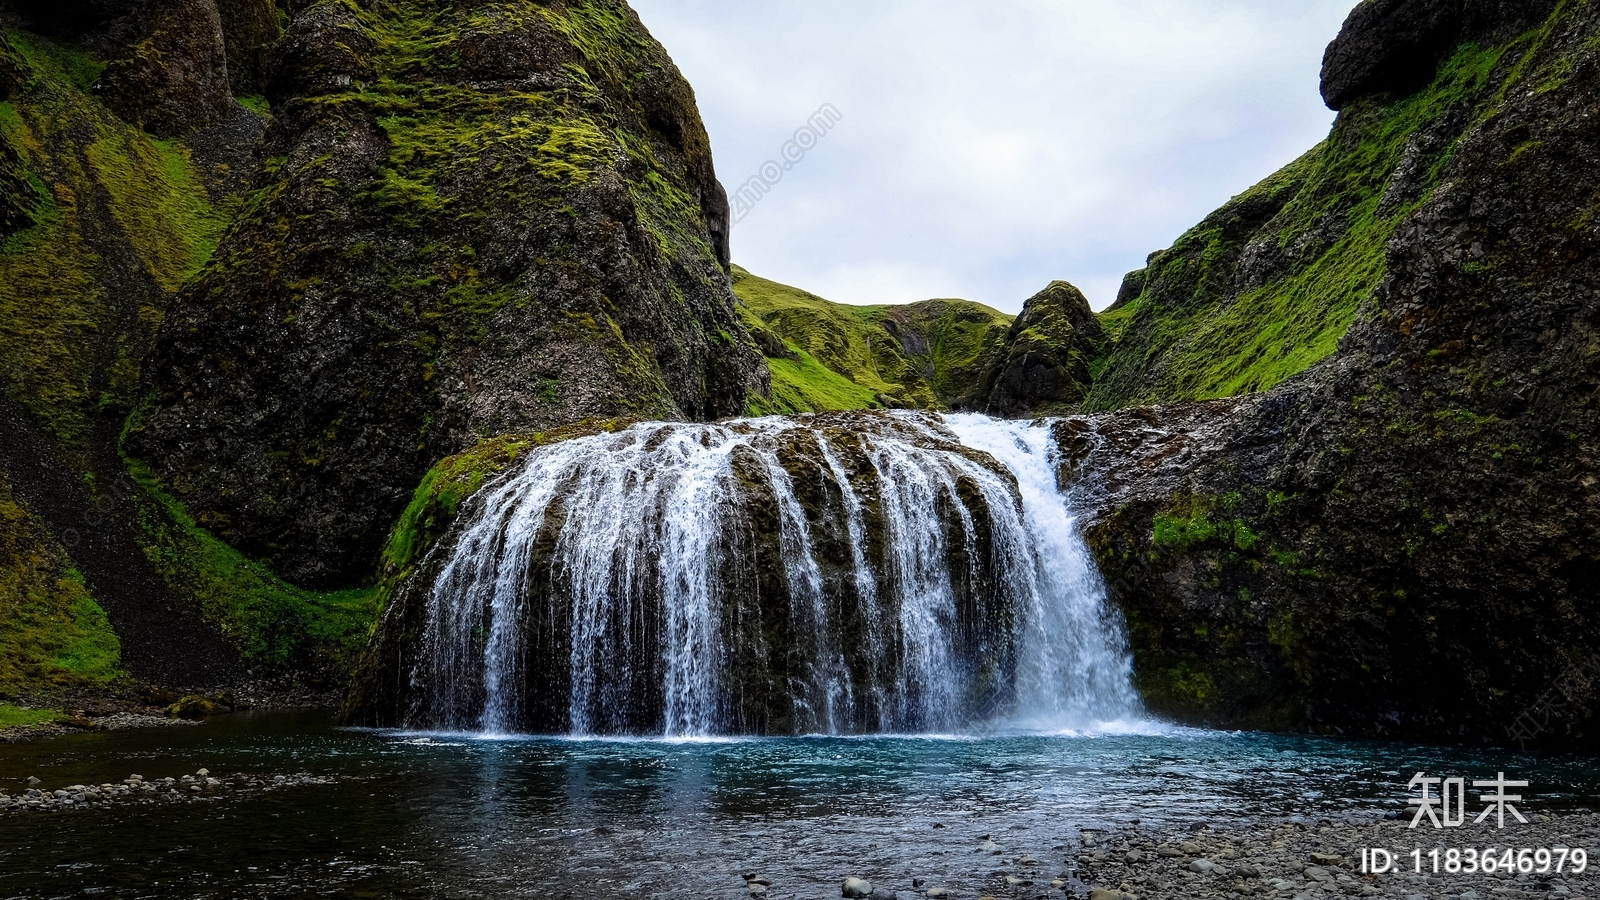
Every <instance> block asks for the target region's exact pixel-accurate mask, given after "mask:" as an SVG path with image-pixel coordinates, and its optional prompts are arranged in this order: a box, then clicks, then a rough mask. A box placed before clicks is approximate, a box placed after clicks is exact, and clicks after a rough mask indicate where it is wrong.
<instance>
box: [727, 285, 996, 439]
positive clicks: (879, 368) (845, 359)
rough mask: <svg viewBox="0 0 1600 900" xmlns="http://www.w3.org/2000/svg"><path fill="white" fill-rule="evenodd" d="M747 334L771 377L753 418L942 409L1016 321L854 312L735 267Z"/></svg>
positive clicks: (924, 310) (958, 306) (950, 309)
mask: <svg viewBox="0 0 1600 900" xmlns="http://www.w3.org/2000/svg"><path fill="white" fill-rule="evenodd" d="M733 290H734V293H735V294H737V295H738V296H739V300H740V313H741V315H742V316H743V317H744V322H745V327H746V328H748V329H749V330H750V332H751V333H752V334H753V335H754V336H755V338H756V342H757V344H759V345H760V346H761V347H762V352H763V353H764V354H765V355H766V357H767V365H768V366H769V368H771V370H772V396H773V405H772V407H771V408H764V407H762V406H761V405H759V404H758V405H757V406H756V407H755V408H754V409H752V412H756V413H802V412H833V411H842V410H852V409H881V408H910V409H943V408H945V407H947V406H951V405H953V404H955V403H957V402H959V401H960V400H961V399H963V398H965V397H966V396H967V395H968V394H969V393H970V392H971V391H972V389H973V387H974V385H975V384H976V381H977V379H978V377H979V375H980V373H981V371H982V368H983V362H984V360H985V359H986V356H985V354H987V353H991V352H994V348H995V347H997V346H998V344H999V342H1000V339H1001V338H1003V337H1004V335H1005V331H1006V329H1007V328H1009V327H1010V325H1011V317H1009V316H1006V315H1004V314H1003V313H999V312H996V311H995V310H992V309H990V308H988V307H987V306H983V305H981V304H977V303H971V302H968V301H965V300H928V301H924V302H922V303H913V304H909V305H905V306H849V305H846V304H842V303H834V302H832V301H829V300H825V299H823V298H821V297H818V296H817V295H815V294H812V293H808V292H806V291H802V290H800V289H798V288H793V287H790V286H788V285H785V284H779V283H778V282H775V281H769V280H767V279H765V278H760V277H758V276H755V275H752V274H750V273H749V272H748V271H746V270H745V269H743V268H740V267H739V266H734V267H733Z"/></svg>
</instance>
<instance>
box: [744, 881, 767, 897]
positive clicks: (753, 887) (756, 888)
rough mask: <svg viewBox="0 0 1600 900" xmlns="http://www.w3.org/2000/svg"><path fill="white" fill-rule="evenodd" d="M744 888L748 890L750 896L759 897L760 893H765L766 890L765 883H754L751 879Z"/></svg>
mask: <svg viewBox="0 0 1600 900" xmlns="http://www.w3.org/2000/svg"><path fill="white" fill-rule="evenodd" d="M745 889H746V890H748V891H749V892H750V896H752V897H759V896H761V895H762V894H765V893H766V892H767V886H766V885H764V884H756V883H755V882H754V881H752V882H750V883H749V884H747V885H745Z"/></svg>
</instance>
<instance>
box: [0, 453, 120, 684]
mask: <svg viewBox="0 0 1600 900" xmlns="http://www.w3.org/2000/svg"><path fill="white" fill-rule="evenodd" d="M120 656H121V646H120V644H119V643H118V641H117V637H116V635H115V634H114V633H113V632H112V630H111V625H110V623H109V622H108V621H107V620H106V615H105V611H104V610H102V609H101V608H100V606H99V604H97V603H95V601H94V600H93V598H91V597H90V596H89V589H88V588H87V587H86V586H85V585H84V583H83V576H82V575H80V574H78V572H77V571H76V570H74V569H72V568H70V566H69V563H68V560H67V556H66V554H65V553H64V552H62V550H61V549H60V548H59V547H58V546H56V545H55V543H54V542H53V541H52V540H50V538H49V536H48V535H47V534H46V533H45V531H44V529H43V528H42V527H40V525H39V524H38V523H37V522H36V521H35V520H34V519H33V517H32V516H31V515H30V514H29V513H28V511H27V510H26V509H25V508H24V507H23V506H22V505H21V503H20V502H19V501H18V500H17V499H16V498H15V497H14V496H13V494H12V492H11V486H10V484H9V483H7V482H6V481H5V480H4V478H0V689H4V690H5V691H7V692H8V693H18V692H29V693H39V692H46V693H48V692H50V691H53V690H58V689H83V688H96V687H104V686H106V685H108V684H110V683H112V682H113V681H115V680H117V679H118V678H119V677H120V675H121V672H120V670H119V668H118V666H119V659H120Z"/></svg>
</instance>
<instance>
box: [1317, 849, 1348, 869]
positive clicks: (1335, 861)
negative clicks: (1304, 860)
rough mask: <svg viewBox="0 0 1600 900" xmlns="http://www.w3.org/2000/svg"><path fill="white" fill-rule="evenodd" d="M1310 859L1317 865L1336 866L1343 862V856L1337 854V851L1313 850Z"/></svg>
mask: <svg viewBox="0 0 1600 900" xmlns="http://www.w3.org/2000/svg"><path fill="white" fill-rule="evenodd" d="M1311 861H1312V862H1314V863H1316V864H1317V865H1319V866H1337V865H1339V864H1340V863H1343V862H1344V857H1342V856H1340V855H1338V854H1337V853H1315V852H1313V853H1312V854H1311Z"/></svg>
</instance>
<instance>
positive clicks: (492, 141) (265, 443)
mask: <svg viewBox="0 0 1600 900" xmlns="http://www.w3.org/2000/svg"><path fill="white" fill-rule="evenodd" d="M268 68H269V70H270V75H269V81H268V84H267V90H268V96H269V98H270V99H271V101H272V105H273V114H274V115H273V124H272V127H271V128H270V130H269V131H268V134H267V136H266V144H265V150H264V156H265V160H266V162H265V166H264V167H263V170H262V171H261V173H260V174H259V176H258V178H257V180H256V185H255V189H254V191H253V192H252V193H251V194H250V196H249V198H248V201H247V204H246V207H245V209H244V210H243V211H242V213H241V214H240V215H239V217H238V218H237V219H236V220H235V222H234V223H233V225H232V226H231V228H230V230H229V233H228V235H227V236H226V238H225V239H224V240H223V242H222V244H221V246H220V247H219V249H218V251H217V253H216V255H215V256H214V257H213V259H212V262H211V264H210V265H209V266H208V267H207V268H206V269H205V271H204V272H202V273H201V274H200V276H199V277H198V278H197V279H196V280H194V281H193V282H192V283H191V284H189V285H187V286H186V287H185V288H184V290H183V291H182V292H181V294H180V295H179V297H178V300H177V303H176V304H175V305H174V306H173V308H172V309H171V310H170V311H169V313H168V318H167V321H166V324H165V326H164V328H163V332H162V338H161V341H160V343H159V346H158V347H157V348H156V351H155V353H154V355H153V356H152V358H151V361H150V363H149V365H148V366H147V368H146V374H145V383H146V385H147V389H148V392H149V393H148V396H149V398H150V402H149V405H148V406H147V407H146V409H145V410H144V411H143V412H142V413H141V415H140V416H139V418H138V421H137V424H136V426H135V428H134V430H133V433H132V436H131V440H130V447H131V448H132V449H133V451H134V452H135V453H136V454H138V455H139V456H140V457H142V458H143V459H145V460H147V461H149V463H150V464H151V466H152V467H153V468H154V469H155V471H156V473H157V474H158V475H159V477H160V478H161V479H162V480H163V482H164V483H166V484H167V485H168V486H169V487H170V489H171V491H172V492H173V493H174V495H175V496H176V497H177V498H178V499H179V500H180V501H182V502H183V503H185V504H186V505H188V506H189V508H191V509H192V510H194V511H195V513H196V517H197V519H198V520H199V521H200V522H201V523H202V524H204V525H205V526H206V527H207V528H209V529H211V530H213V531H214V532H216V533H217V534H219V535H220V536H222V537H223V538H225V539H226V540H228V541H229V542H230V543H232V544H234V545H236V546H238V547H239V548H241V549H243V550H244V551H245V552H247V553H249V554H252V555H258V556H262V557H265V558H267V559H270V560H271V561H272V562H273V564H274V566H275V567H276V568H277V570H278V571H279V572H281V573H283V574H284V575H286V576H287V577H289V578H290V579H291V580H293V581H296V582H299V583H302V584H309V585H318V586H342V585H347V584H350V583H353V582H356V581H359V580H360V579H361V578H362V577H363V575H364V573H366V572H368V571H369V568H370V566H371V564H372V563H373V561H374V559H375V557H376V553H377V550H378V548H379V545H380V544H381V542H382V540H383V538H384V536H385V535H386V534H387V532H388V530H389V528H390V526H391V525H392V524H393V521H394V518H395V517H396V516H397V515H398V514H399V512H400V510H401V509H402V508H403V507H404V506H405V502H406V499H407V498H408V497H409V496H410V494H411V492H412V489H413V488H414V487H415V486H416V484H417V482H418V481H419V480H420V479H421V478H422V475H423V473H424V472H426V471H427V469H428V467H429V465H431V464H432V463H433V462H435V461H436V460H438V459H440V458H442V457H444V456H446V455H448V454H450V453H454V452H458V451H460V450H463V449H465V448H467V447H470V446H472V445H473V444H474V443H476V442H477V441H479V440H481V439H483V438H485V437H490V436H493V435H496V434H501V433H506V432H510V431H517V430H526V429H534V428H545V427H550V426H555V425H560V424H564V423H566V422H571V421H575V420H577V419H580V418H583V417H585V416H589V415H606V416H616V415H637V416H645V417H653V418H665V419H685V418H686V419H713V418H717V417H720V416H726V415H734V414H737V413H740V412H742V411H743V410H744V409H745V408H746V405H747V403H749V402H750V398H753V397H754V398H760V397H763V396H764V395H765V393H766V390H767V388H766V371H765V368H764V367H763V366H762V365H761V357H760V354H759V352H758V351H757V349H756V347H755V346H754V344H752V343H751V341H750V339H749V337H748V336H747V334H746V333H745V331H744V329H743V328H742V327H741V325H740V322H739V318H738V316H737V314H736V313H735V311H734V300H733V295H732V292H731V290H730V289H729V284H728V276H727V272H726V271H725V269H724V264H725V263H726V256H727V246H726V228H727V205H726V200H725V198H724V195H723V192H722V189H721V188H720V186H718V184H717V182H716V179H715V175H714V172H713V170H712V164H711V157H710V149H709V142H708V140H707V138H706V134H705V131H704V129H703V127H702V126H701V124H700V120H699V117H698V114H697V113H696V110H695V105H694V97H693V93H692V92H691V91H690V89H689V86H688V84H687V83H686V82H684V80H683V78H682V76H681V75H679V74H678V72H677V69H676V68H675V67H674V66H673V65H672V62H671V60H670V59H668V58H667V56H666V54H665V52H664V51H663V50H662V49H661V47H660V45H659V44H657V43H656V42H655V41H654V40H653V39H651V37H650V36H649V34H648V33H647V32H646V31H645V30H644V28H643V26H642V25H641V24H640V23H639V21H638V18H637V17H636V16H635V15H634V14H633V12H632V11H631V10H630V9H628V7H627V6H626V5H625V4H623V3H621V2H616V0H593V2H579V3H569V4H564V5H559V6H548V5H544V4H538V3H532V2H526V0H524V2H502V3H492V4H487V5H482V4H480V5H471V6H464V5H460V4H450V3H435V2H425V0H414V2H404V3H396V4H388V5H385V6H382V7H375V8H367V7H365V6H362V5H360V4H357V3H353V2H340V0H325V2H320V3H314V4H308V5H305V6H304V7H303V8H300V9H299V11H298V12H297V13H296V15H295V16H294V18H293V20H292V22H291V24H290V25H289V26H288V29H287V32H286V33H285V35H284V37H283V39H282V40H281V41H280V43H279V44H278V45H277V49H276V51H275V54H274V56H273V58H272V60H271V62H270V65H269V66H268Z"/></svg>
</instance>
